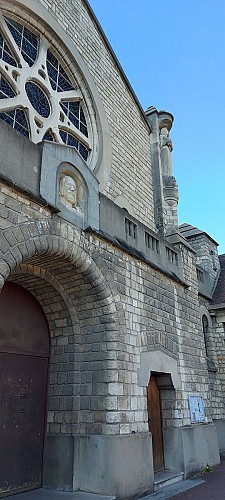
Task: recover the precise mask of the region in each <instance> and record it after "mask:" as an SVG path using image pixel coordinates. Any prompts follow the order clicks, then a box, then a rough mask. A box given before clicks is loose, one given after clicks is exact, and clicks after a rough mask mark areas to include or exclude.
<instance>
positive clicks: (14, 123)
mask: <svg viewBox="0 0 225 500" xmlns="http://www.w3.org/2000/svg"><path fill="white" fill-rule="evenodd" d="M0 118H1V119H2V120H4V121H5V122H7V123H9V125H11V127H13V128H15V129H16V130H18V132H20V133H21V134H22V135H25V137H28V138H29V137H30V131H29V126H28V122H27V118H26V115H25V112H24V111H23V110H22V109H20V108H17V109H13V110H11V111H7V112H5V113H0Z"/></svg>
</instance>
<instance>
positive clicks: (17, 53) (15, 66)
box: [0, 16, 91, 160]
mask: <svg viewBox="0 0 225 500" xmlns="http://www.w3.org/2000/svg"><path fill="white" fill-rule="evenodd" d="M0 119H2V120H4V121H6V122H7V123H9V124H10V125H11V126H12V127H13V128H15V129H16V130H17V131H18V132H20V133H21V134H23V135H25V136H26V137H28V138H29V139H30V140H31V141H33V142H34V143H38V142H40V141H42V140H48V141H53V142H58V143H61V144H67V145H69V146H72V147H74V148H75V149H76V150H77V151H78V152H79V153H80V155H81V156H82V157H83V158H84V160H87V159H88V155H89V151H90V150H91V144H90V138H89V135H90V134H89V133H88V123H89V121H88V114H87V111H86V107H85V104H84V99H83V96H82V93H81V91H80V90H79V89H78V87H77V84H76V81H75V79H74V77H73V76H72V75H69V74H68V73H67V71H66V68H65V67H64V66H63V62H62V58H61V57H59V56H58V55H57V54H56V53H55V52H54V49H53V48H52V47H50V46H49V43H48V42H47V41H46V40H45V39H44V38H42V37H41V36H39V35H37V34H36V33H34V32H33V31H31V29H28V28H27V27H26V26H23V24H21V23H19V22H17V21H15V20H13V19H9V18H8V17H6V16H4V17H2V18H1V27H0Z"/></svg>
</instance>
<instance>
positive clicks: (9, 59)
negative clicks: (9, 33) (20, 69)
mask: <svg viewBox="0 0 225 500" xmlns="http://www.w3.org/2000/svg"><path fill="white" fill-rule="evenodd" d="M0 59H3V61H5V62H6V63H8V64H11V66H17V62H16V60H15V58H14V56H13V54H12V52H11V50H10V48H9V47H8V45H7V43H6V41H5V40H4V38H3V36H2V33H1V31H0Z"/></svg>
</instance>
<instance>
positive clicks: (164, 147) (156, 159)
mask: <svg viewBox="0 0 225 500" xmlns="http://www.w3.org/2000/svg"><path fill="white" fill-rule="evenodd" d="M146 116H147V119H148V121H149V123H150V125H151V129H152V133H151V153H152V170H153V185H154V208H155V221H156V227H157V229H158V231H159V232H161V233H162V234H164V235H165V234H166V232H167V229H168V228H169V227H171V226H173V227H178V215H177V204H178V186H177V182H176V179H175V177H174V176H173V175H172V156H171V153H172V151H173V143H172V140H171V138H170V136H169V133H170V130H171V128H172V125H173V115H171V113H167V112H166V111H157V109H156V108H154V107H153V106H151V107H150V108H148V109H147V111H146Z"/></svg>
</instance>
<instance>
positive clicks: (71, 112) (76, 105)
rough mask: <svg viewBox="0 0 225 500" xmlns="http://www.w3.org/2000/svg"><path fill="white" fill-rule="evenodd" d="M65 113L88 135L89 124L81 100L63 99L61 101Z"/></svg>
mask: <svg viewBox="0 0 225 500" xmlns="http://www.w3.org/2000/svg"><path fill="white" fill-rule="evenodd" d="M60 106H61V108H62V109H63V111H64V113H65V115H66V116H67V118H69V120H70V121H71V122H72V123H73V125H74V126H75V127H76V128H77V129H78V130H80V131H81V132H82V134H84V135H86V137H88V131H87V124H86V120H85V116H84V112H83V110H82V107H81V104H80V102H79V101H62V102H61V103H60Z"/></svg>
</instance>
